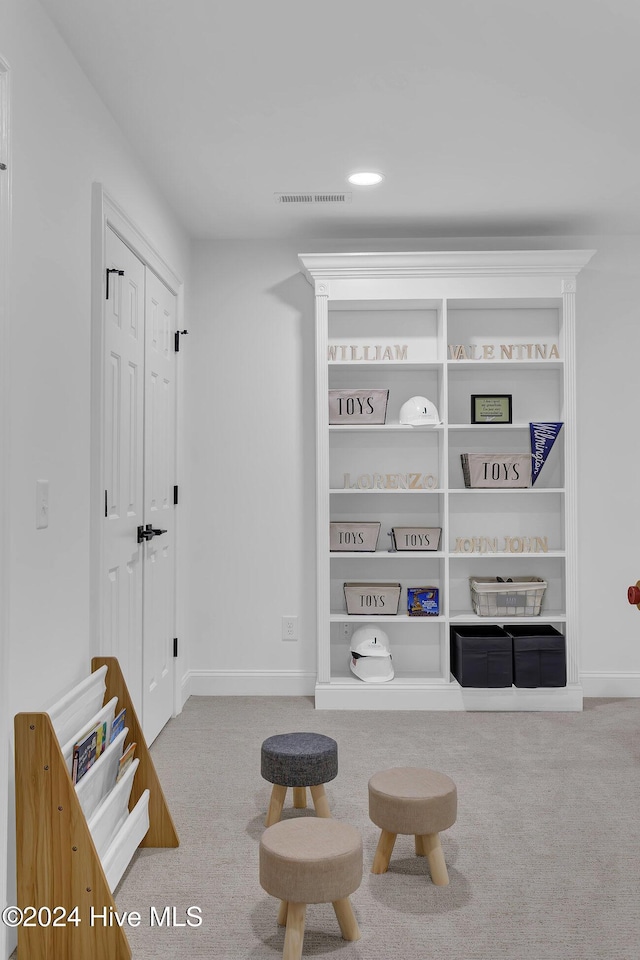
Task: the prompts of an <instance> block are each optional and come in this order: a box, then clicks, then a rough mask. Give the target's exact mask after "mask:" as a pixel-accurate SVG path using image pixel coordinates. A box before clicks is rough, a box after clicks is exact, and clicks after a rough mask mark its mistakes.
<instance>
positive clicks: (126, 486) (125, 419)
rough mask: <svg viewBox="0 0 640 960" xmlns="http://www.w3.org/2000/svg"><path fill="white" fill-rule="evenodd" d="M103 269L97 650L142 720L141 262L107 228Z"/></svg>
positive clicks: (142, 290) (142, 316)
mask: <svg viewBox="0 0 640 960" xmlns="http://www.w3.org/2000/svg"><path fill="white" fill-rule="evenodd" d="M106 266H107V270H110V271H114V272H109V273H108V274H107V277H108V281H109V282H108V290H107V292H108V297H107V302H106V305H105V338H104V424H103V436H104V442H105V451H104V487H105V521H104V560H103V589H102V598H103V608H102V648H103V649H102V652H103V653H104V654H106V655H108V656H113V657H117V658H118V660H119V661H120V665H121V667H122V671H123V673H124V676H125V679H126V682H127V686H128V688H129V691H130V693H131V696H132V698H133V702H134V705H135V708H136V713H138V716H139V717H140V718H142V717H143V712H142V556H143V553H142V545H141V544H139V543H138V538H137V529H138V526H140V525H142V524H144V522H145V520H144V503H143V492H144V485H143V478H144V474H143V468H144V457H143V446H142V444H143V440H144V279H145V267H144V264H143V263H142V261H141V260H139V259H138V258H137V257H136V256H135V254H133V253H132V252H131V250H130V249H129V248H128V247H127V246H126V245H125V244H124V243H123V242H122V240H121V239H120V238H119V237H118V236H116V234H115V233H113V231H112V230H107V236H106ZM119 271H122V273H121V274H120V273H119Z"/></svg>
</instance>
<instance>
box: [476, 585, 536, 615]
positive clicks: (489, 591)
mask: <svg viewBox="0 0 640 960" xmlns="http://www.w3.org/2000/svg"><path fill="white" fill-rule="evenodd" d="M469 587H470V589H471V604H472V606H473V612H474V613H477V614H478V616H479V617H537V616H539V614H540V609H541V606H542V598H543V596H544V592H545V590H546V589H547V582H546V580H543V579H542V578H541V577H508V578H507V580H504V579H503V578H502V577H469Z"/></svg>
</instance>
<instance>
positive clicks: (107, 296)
mask: <svg viewBox="0 0 640 960" xmlns="http://www.w3.org/2000/svg"><path fill="white" fill-rule="evenodd" d="M110 273H117V274H118V276H119V277H124V270H118V269H117V267H113V268H112V267H107V295H106V297H105V299H106V300H108V299H109V274H110Z"/></svg>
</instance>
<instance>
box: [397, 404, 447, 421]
mask: <svg viewBox="0 0 640 960" xmlns="http://www.w3.org/2000/svg"><path fill="white" fill-rule="evenodd" d="M440 422H441V421H440V416H439V414H438V410H437V408H436V405H435V403H432V402H431V400H427V398H426V397H411V398H410V399H409V400H407V401H406V402H405V403H403V404H402V406H401V407H400V423H409V424H411V425H412V426H414V427H418V426H422V425H424V424H435V423H440Z"/></svg>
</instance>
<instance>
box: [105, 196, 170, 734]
mask: <svg viewBox="0 0 640 960" xmlns="http://www.w3.org/2000/svg"><path fill="white" fill-rule="evenodd" d="M91 220H92V224H91V281H92V282H91V499H90V503H91V521H90V537H91V545H90V558H91V559H90V589H91V598H90V618H91V620H90V629H91V652H92V655H93V656H99V655H108V651H105V650H104V649H103V645H102V623H103V619H102V613H103V604H104V588H103V579H102V566H101V565H102V554H103V547H104V542H103V539H104V524H103V523H102V518H103V515H104V435H103V433H104V304H105V294H106V290H105V269H106V267H105V263H106V261H105V238H106V231H107V229H111V230H113V231H114V233H116V234H117V235H118V236H119V237H120V239H121V240H122V241H123V242H124V243H126V244H127V246H128V247H130V249H131V250H133V252H134V253H135V254H136V256H137V257H139V259H140V260H142V261H143V263H145V264H146V266H147V267H149V269H151V270H153V272H154V273H155V274H156V275H157V276H158V277H159V278H160V279H161V280H162V282H163V283H164V284H165V285H166V286H167V287H168V288H169V290H171V292H172V293H173V294H174V295H175V297H176V326H177V329H180V328H181V327H182V325H183V323H182V321H183V309H184V302H183V295H184V290H183V282H182V280H181V279H180V277H179V276H178V275H177V274H176V273H175V271H174V270H173V269H172V268H171V267H170V266H169V264H168V263H167V262H166V260H164V258H163V257H162V256H161V254H159V253H158V251H157V250H156V249H155V247H154V246H153V245H152V243H151V242H150V241H149V240H148V239H147V238H146V237H145V235H144V234H143V233H142V231H141V230H140V229H139V228H138V227H137V226H136V224H135V223H134V222H133V221H132V220H130V218H129V217H128V216H127V214H126V213H125V212H124V210H123V209H122V208H121V207H120V206H119V205H118V204H117V203H116V201H115V200H113V198H112V197H110V196H109V194H108V193H106V191H105V190H104V187H103V185H102V184H101V183H94V184H93V193H92V203H91ZM179 375H180V371H179V370H178V369H176V384H178V380H179ZM179 395H180V394H179V390H177V396H179ZM179 422H180V421H179V417H178V418H177V421H176V430H177V429H178V424H179ZM176 483H179V480H178V478H177V477H176ZM179 536H180V525H179V522H178V517H176V581H177V584H178V583H179V581H180V578H179V575H178V541H179ZM177 584H176V620H177V622H180V614H179V601H180V597H179V594H178V590H177ZM181 661H182V654H181V655H180V656H179V657H178V658H177V659H175V660H174V661H173V672H174V675H173V681H172V686H173V716H176V715H177V714H178V713H180V711H181V709H182V697H181V687H182V684H181V680H180V677H179V673H180V671H179V669H178V668H179V665H180V663H181ZM140 721H141V722H142V717H140Z"/></svg>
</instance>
